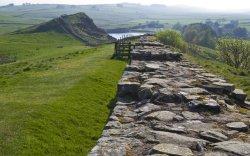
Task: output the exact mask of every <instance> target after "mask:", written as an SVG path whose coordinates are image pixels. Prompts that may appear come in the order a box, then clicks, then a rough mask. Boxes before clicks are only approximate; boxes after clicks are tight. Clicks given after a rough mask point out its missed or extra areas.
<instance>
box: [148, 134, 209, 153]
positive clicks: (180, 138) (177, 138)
mask: <svg viewBox="0 0 250 156" xmlns="http://www.w3.org/2000/svg"><path fill="white" fill-rule="evenodd" d="M151 134H152V135H153V136H154V138H155V139H156V140H158V141H159V143H175V144H177V145H181V146H184V147H188V148H192V149H195V150H196V148H197V145H198V144H202V145H206V144H207V143H208V141H206V140H203V139H197V138H192V137H187V136H185V135H180V134H176V133H170V132H163V131H152V132H151Z"/></svg>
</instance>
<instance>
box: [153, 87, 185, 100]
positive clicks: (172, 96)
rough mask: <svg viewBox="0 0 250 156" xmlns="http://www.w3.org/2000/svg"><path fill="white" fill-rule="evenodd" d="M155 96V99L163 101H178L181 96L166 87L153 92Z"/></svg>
mask: <svg viewBox="0 0 250 156" xmlns="http://www.w3.org/2000/svg"><path fill="white" fill-rule="evenodd" d="M155 96H156V98H155V101H157V102H164V103H174V102H176V103H180V102H181V101H182V96H181V95H178V94H176V93H173V92H172V91H170V90H168V89H167V88H162V89H160V90H159V92H158V93H157V94H155Z"/></svg>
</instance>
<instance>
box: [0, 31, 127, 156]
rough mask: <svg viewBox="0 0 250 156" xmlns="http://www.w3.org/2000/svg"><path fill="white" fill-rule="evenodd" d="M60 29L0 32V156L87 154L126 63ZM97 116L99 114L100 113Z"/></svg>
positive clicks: (108, 49)
mask: <svg viewBox="0 0 250 156" xmlns="http://www.w3.org/2000/svg"><path fill="white" fill-rule="evenodd" d="M113 49H114V47H113V45H111V44H110V45H102V46H97V47H88V46H85V45H83V44H82V43H81V42H80V41H79V40H76V39H74V38H73V37H72V36H71V35H65V34H63V33H56V32H41V33H29V34H27V33H26V34H7V35H0V57H1V55H3V56H5V57H8V58H13V61H12V62H9V63H8V62H6V61H4V62H3V63H4V64H1V63H0V86H1V87H0V111H1V112H2V113H1V114H0V121H1V122H2V123H3V124H1V125H0V153H1V154H0V155H20V156H21V155H24V156H27V155H79V154H80V155H86V154H87V153H88V151H89V150H90V149H91V147H92V146H94V144H95V141H96V138H98V137H99V136H100V135H101V131H102V129H103V126H104V125H105V123H106V119H107V117H108V115H109V112H110V110H109V103H110V102H111V101H112V99H113V98H114V97H115V92H116V85H117V81H118V80H119V79H120V76H121V74H122V71H123V69H124V66H125V62H122V61H118V60H112V59H110V58H111V56H112V54H113ZM97 114H99V115H97Z"/></svg>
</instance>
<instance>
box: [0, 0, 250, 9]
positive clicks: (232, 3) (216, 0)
mask: <svg viewBox="0 0 250 156" xmlns="http://www.w3.org/2000/svg"><path fill="white" fill-rule="evenodd" d="M24 2H29V3H53V4H112V3H122V2H129V3H141V4H165V5H186V6H193V7H200V8H207V9H216V10H223V11H227V10H248V11H250V0H155V1H153V0H1V2H0V4H8V3H15V4H22V3H24Z"/></svg>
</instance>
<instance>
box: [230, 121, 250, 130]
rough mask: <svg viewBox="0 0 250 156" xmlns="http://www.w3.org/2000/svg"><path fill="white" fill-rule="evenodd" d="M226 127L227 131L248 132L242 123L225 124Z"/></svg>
mask: <svg viewBox="0 0 250 156" xmlns="http://www.w3.org/2000/svg"><path fill="white" fill-rule="evenodd" d="M226 126H227V127H228V128H229V129H232V130H237V131H243V132H245V131H247V130H248V126H247V125H246V124H245V123H244V122H231V123H228V124H226Z"/></svg>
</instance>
